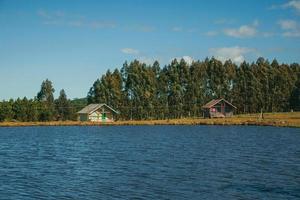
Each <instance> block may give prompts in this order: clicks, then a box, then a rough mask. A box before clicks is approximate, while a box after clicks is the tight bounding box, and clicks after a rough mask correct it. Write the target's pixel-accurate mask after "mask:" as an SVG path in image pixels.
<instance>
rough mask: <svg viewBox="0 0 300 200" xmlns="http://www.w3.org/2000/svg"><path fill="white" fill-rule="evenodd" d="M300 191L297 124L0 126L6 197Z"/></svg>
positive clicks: (0, 185) (250, 195) (2, 195)
mask: <svg viewBox="0 0 300 200" xmlns="http://www.w3.org/2000/svg"><path fill="white" fill-rule="evenodd" d="M299 198H300V129H296V128H295V129H293V128H275V127H255V126H251V127H247V126H116V127H25V128H24V127H22V128H21V127H20V128H0V199H14V200H15V199H22V200H26V199H299Z"/></svg>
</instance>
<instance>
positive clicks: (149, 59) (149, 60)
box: [138, 56, 155, 65]
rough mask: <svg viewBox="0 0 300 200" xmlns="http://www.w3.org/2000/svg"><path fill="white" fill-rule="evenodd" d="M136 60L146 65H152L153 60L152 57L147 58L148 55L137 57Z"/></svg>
mask: <svg viewBox="0 0 300 200" xmlns="http://www.w3.org/2000/svg"><path fill="white" fill-rule="evenodd" d="M138 60H139V61H140V62H142V63H145V64H147V65H152V64H153V63H154V62H155V59H154V58H149V57H145V56H141V57H139V58H138Z"/></svg>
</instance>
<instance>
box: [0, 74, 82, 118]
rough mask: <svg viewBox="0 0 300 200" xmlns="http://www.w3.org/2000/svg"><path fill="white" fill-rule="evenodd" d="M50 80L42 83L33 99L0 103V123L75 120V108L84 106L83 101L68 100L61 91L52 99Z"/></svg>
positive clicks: (52, 91) (19, 99) (52, 89)
mask: <svg viewBox="0 0 300 200" xmlns="http://www.w3.org/2000/svg"><path fill="white" fill-rule="evenodd" d="M54 91H55V90H54V88H53V85H52V82H51V81H50V80H48V79H47V80H45V81H43V82H42V85H41V89H40V91H39V92H38V93H37V96H36V97H35V98H33V99H27V98H26V97H24V98H22V99H21V98H18V99H16V100H13V99H10V100H9V101H2V102H0V121H22V122H27V121H54V120H76V119H77V115H76V112H77V108H82V107H83V106H85V105H86V101H85V100H84V99H83V100H81V99H75V100H72V101H71V100H70V99H68V98H67V95H66V93H65V91H64V90H63V89H62V90H61V91H60V93H59V97H58V98H57V99H54V96H53V93H54Z"/></svg>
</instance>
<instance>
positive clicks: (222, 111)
mask: <svg viewBox="0 0 300 200" xmlns="http://www.w3.org/2000/svg"><path fill="white" fill-rule="evenodd" d="M221 113H222V114H223V115H225V104H224V103H222V104H221Z"/></svg>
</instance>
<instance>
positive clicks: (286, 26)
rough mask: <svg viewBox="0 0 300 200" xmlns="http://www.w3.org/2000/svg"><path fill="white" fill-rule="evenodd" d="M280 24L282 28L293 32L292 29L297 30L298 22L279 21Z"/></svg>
mask: <svg viewBox="0 0 300 200" xmlns="http://www.w3.org/2000/svg"><path fill="white" fill-rule="evenodd" d="M278 24H279V25H280V27H281V28H282V29H284V30H291V29H296V28H297V22H296V21H294V20H290V19H287V20H279V21H278Z"/></svg>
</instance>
